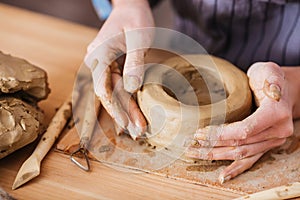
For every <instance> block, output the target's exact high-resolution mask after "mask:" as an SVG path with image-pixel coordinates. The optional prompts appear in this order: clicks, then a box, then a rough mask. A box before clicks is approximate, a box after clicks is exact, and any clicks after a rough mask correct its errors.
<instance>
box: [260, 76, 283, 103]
mask: <svg viewBox="0 0 300 200" xmlns="http://www.w3.org/2000/svg"><path fill="white" fill-rule="evenodd" d="M263 91H264V93H265V95H267V96H268V97H269V98H271V99H274V100H276V101H279V100H280V98H281V89H280V87H279V86H278V85H277V84H274V83H269V82H268V81H267V80H265V82H264V88H263Z"/></svg>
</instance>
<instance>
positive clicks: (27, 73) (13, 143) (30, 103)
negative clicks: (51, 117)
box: [0, 52, 50, 159]
mask: <svg viewBox="0 0 300 200" xmlns="http://www.w3.org/2000/svg"><path fill="white" fill-rule="evenodd" d="M49 92H50V89H49V87H48V82H47V73H46V72H45V71H44V70H42V69H40V68H39V67H37V66H34V65H32V64H30V63H29V62H27V61H26V60H24V59H20V58H16V57H13V56H11V55H7V54H3V53H2V52H0V159H1V158H3V157H5V156H7V155H8V154H10V153H12V152H14V151H15V150H17V149H19V148H21V147H23V146H25V145H27V144H29V143H31V142H33V141H34V140H35V139H36V138H37V137H38V135H39V134H40V133H41V132H42V131H43V130H44V126H43V112H42V110H40V109H39V108H38V105H37V103H38V102H39V101H40V100H42V99H46V98H47V96H48V94H49Z"/></svg>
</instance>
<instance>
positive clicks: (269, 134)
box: [195, 121, 294, 147]
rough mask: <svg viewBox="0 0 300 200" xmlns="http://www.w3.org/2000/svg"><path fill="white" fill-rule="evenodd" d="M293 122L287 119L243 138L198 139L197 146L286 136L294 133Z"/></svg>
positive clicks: (228, 144) (250, 142) (224, 144)
mask: <svg viewBox="0 0 300 200" xmlns="http://www.w3.org/2000/svg"><path fill="white" fill-rule="evenodd" d="M293 131H294V130H293V122H292V121H287V122H286V125H284V126H280V127H271V128H268V129H266V130H264V131H263V132H261V133H259V134H256V135H254V136H251V137H249V138H246V139H243V140H217V141H209V140H197V143H196V145H195V146H198V147H222V146H223V147H229V146H241V145H245V144H253V143H257V142H261V141H265V140H269V139H276V138H286V137H289V136H291V135H292V134H293Z"/></svg>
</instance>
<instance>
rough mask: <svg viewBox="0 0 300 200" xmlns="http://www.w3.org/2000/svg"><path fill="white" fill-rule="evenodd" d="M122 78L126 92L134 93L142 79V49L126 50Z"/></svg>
mask: <svg viewBox="0 0 300 200" xmlns="http://www.w3.org/2000/svg"><path fill="white" fill-rule="evenodd" d="M123 78H124V88H125V90H126V91H127V92H130V93H134V92H136V91H137V90H138V89H139V88H140V87H141V85H142V83H143V79H144V50H135V51H132V52H127V54H126V59H125V65H124V70H123Z"/></svg>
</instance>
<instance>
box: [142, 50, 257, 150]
mask: <svg viewBox="0 0 300 200" xmlns="http://www.w3.org/2000/svg"><path fill="white" fill-rule="evenodd" d="M137 100H138V104H139V106H140V108H141V110H142V112H143V114H144V116H145V118H146V119H147V121H148V124H149V127H148V133H147V140H148V142H149V143H150V144H152V145H155V146H161V147H168V149H175V150H180V149H182V148H185V147H186V141H187V138H192V136H193V134H194V133H195V131H196V130H197V129H198V128H202V127H205V126H207V125H216V124H222V123H228V122H233V121H237V120H241V119H243V118H245V117H246V116H247V115H248V114H249V113H250V111H251V104H252V103H251V101H252V97H251V91H250V88H249V85H248V78H247V76H246V75H245V73H244V72H242V71H241V70H239V69H238V68H236V67H235V66H234V65H232V64H231V63H229V62H227V61H225V60H223V59H221V58H217V57H213V56H209V55H184V56H178V57H173V58H171V59H168V60H167V61H165V62H163V63H162V64H157V65H154V66H151V67H150V68H149V69H148V70H147V72H146V74H145V82H144V86H143V88H142V89H141V90H140V91H139V92H138V94H137Z"/></svg>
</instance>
